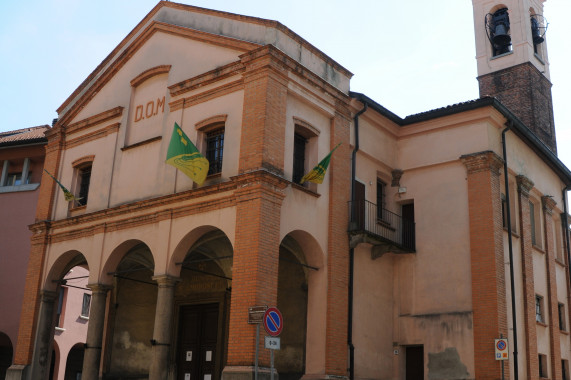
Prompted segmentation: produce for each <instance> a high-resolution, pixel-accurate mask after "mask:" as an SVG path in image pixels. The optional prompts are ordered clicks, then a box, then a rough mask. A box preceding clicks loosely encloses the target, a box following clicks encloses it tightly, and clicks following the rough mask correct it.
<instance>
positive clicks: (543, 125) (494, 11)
mask: <svg viewBox="0 0 571 380" xmlns="http://www.w3.org/2000/svg"><path fill="white" fill-rule="evenodd" d="M544 2H545V0H472V4H473V8H474V29H475V36H476V60H477V63H478V82H479V86H480V96H494V97H496V98H497V99H498V100H499V101H500V102H502V104H504V105H505V106H506V107H507V108H508V109H510V111H512V112H513V113H514V115H516V116H517V117H518V118H519V119H520V120H521V121H522V122H523V123H524V124H525V125H526V126H527V127H528V128H529V129H530V130H531V131H533V132H534V133H535V135H536V136H537V137H538V138H539V139H540V140H541V141H542V142H543V143H544V144H545V145H546V146H547V147H548V148H549V149H551V151H552V152H553V153H555V154H557V145H556V139H555V125H554V120H553V101H552V97H551V81H550V77H549V60H548V57H547V47H546V39H545V32H546V30H547V22H546V20H545V19H544V17H543V3H544Z"/></svg>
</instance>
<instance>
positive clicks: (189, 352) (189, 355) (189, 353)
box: [186, 351, 192, 376]
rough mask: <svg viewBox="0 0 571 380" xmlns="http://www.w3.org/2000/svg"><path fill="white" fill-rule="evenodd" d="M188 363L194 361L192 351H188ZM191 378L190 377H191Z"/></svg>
mask: <svg viewBox="0 0 571 380" xmlns="http://www.w3.org/2000/svg"><path fill="white" fill-rule="evenodd" d="M186 361H187V362H191V361H192V351H186ZM189 376H190V375H189Z"/></svg>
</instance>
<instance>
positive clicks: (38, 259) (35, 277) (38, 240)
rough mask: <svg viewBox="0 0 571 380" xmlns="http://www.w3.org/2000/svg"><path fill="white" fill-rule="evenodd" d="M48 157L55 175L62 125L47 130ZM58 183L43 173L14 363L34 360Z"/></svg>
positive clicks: (58, 160) (47, 159)
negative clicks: (44, 268)
mask: <svg viewBox="0 0 571 380" xmlns="http://www.w3.org/2000/svg"><path fill="white" fill-rule="evenodd" d="M46 137H47V138H48V144H47V145H46V157H45V160H44V168H45V169H46V170H48V171H49V172H50V173H52V174H53V175H54V176H55V177H56V178H57V176H58V168H59V162H60V157H61V142H62V135H61V128H60V127H58V126H56V127H55V128H54V129H52V130H51V131H49V132H48V133H47V134H46ZM55 191H56V184H55V181H53V180H52V179H51V178H50V177H49V176H48V175H47V174H45V172H44V173H43V175H42V180H41V184H40V190H39V195H38V205H37V208H36V221H40V222H38V223H36V224H35V225H34V226H32V227H31V230H32V233H33V235H32V238H31V248H30V258H29V260H28V268H27V272H26V285H25V288H24V298H23V299H22V312H21V314H20V326H19V330H18V341H17V343H16V349H15V350H14V360H13V361H14V364H19V365H28V364H31V360H32V353H33V349H34V347H33V346H34V338H35V335H36V327H37V324H38V313H39V310H40V288H41V279H42V275H43V267H44V265H43V264H44V258H45V254H46V248H47V244H48V231H49V228H50V223H49V222H48V221H49V220H50V219H51V213H52V208H53V202H54V193H55Z"/></svg>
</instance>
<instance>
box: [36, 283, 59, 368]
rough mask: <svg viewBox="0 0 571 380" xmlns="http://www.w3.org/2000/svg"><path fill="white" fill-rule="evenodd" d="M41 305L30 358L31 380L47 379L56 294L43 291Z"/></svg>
mask: <svg viewBox="0 0 571 380" xmlns="http://www.w3.org/2000/svg"><path fill="white" fill-rule="evenodd" d="M40 294H41V295H40V297H41V304H40V313H39V321H38V329H37V330H36V339H35V341H34V353H33V356H32V371H31V373H32V377H31V378H32V379H47V378H48V372H49V367H50V355H51V342H52V340H53V337H54V331H53V316H54V305H55V300H56V299H57V296H58V293H56V292H50V291H47V290H43V291H41V292H40Z"/></svg>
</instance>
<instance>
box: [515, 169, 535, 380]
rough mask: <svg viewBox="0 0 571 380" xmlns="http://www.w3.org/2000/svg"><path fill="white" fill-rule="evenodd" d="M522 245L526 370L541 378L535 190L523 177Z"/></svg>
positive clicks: (520, 183)
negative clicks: (533, 236)
mask: <svg viewBox="0 0 571 380" xmlns="http://www.w3.org/2000/svg"><path fill="white" fill-rule="evenodd" d="M516 183H517V193H518V203H519V222H520V230H519V235H520V243H521V267H522V268H521V270H522V280H523V294H522V299H523V321H524V334H525V350H526V358H525V362H526V369H527V375H528V378H529V379H530V380H531V379H538V378H539V362H538V358H537V354H538V352H537V327H536V325H537V323H536V319H535V318H536V317H535V282H534V276H533V250H532V243H531V218H530V208H529V192H530V191H531V189H533V182H532V181H531V180H530V179H529V178H527V177H525V176H523V175H518V176H517V177H516Z"/></svg>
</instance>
